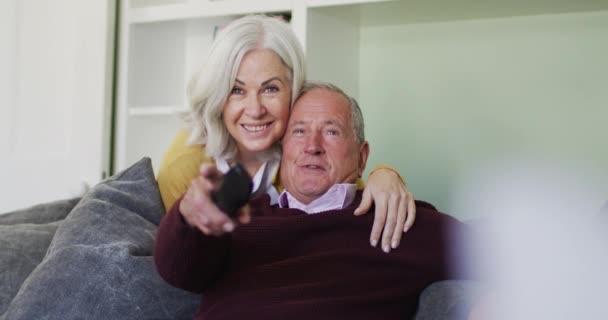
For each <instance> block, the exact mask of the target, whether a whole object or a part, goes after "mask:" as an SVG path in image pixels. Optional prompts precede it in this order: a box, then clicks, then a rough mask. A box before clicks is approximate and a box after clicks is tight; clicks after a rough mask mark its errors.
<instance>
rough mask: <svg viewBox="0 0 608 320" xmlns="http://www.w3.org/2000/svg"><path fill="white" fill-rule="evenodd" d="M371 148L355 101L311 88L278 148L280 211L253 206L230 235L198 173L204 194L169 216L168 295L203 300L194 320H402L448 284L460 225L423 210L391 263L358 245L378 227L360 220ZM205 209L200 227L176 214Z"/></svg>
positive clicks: (207, 177) (212, 183)
mask: <svg viewBox="0 0 608 320" xmlns="http://www.w3.org/2000/svg"><path fill="white" fill-rule="evenodd" d="M368 155H369V145H368V143H367V142H366V141H365V138H364V134H363V118H362V115H361V111H360V109H359V107H358V105H357V103H356V101H355V100H354V99H352V98H350V97H349V96H347V95H346V94H344V93H343V92H342V91H341V90H340V89H338V88H337V87H335V86H332V85H329V84H325V83H307V84H306V85H305V86H304V89H303V91H302V93H301V94H300V96H299V98H298V99H297V101H296V103H295V105H294V107H293V110H292V114H291V118H290V120H289V124H288V128H287V132H286V133H285V136H284V138H283V158H282V163H281V172H280V174H281V179H282V181H283V182H284V184H285V191H284V192H283V193H282V194H281V195H280V199H279V204H278V205H276V206H270V204H269V198H268V196H262V197H258V198H256V199H253V200H252V201H250V203H249V207H250V210H249V212H248V213H247V214H245V215H243V216H242V217H241V222H249V223H247V224H241V225H239V226H238V227H237V228H234V230H233V227H232V225H231V224H226V223H227V222H226V221H228V220H227V219H228V218H227V217H226V216H224V215H223V213H221V212H219V210H218V209H217V207H215V205H214V204H213V203H212V202H211V201H210V200H209V193H210V192H211V190H213V188H215V187H217V181H216V180H217V177H218V176H219V175H220V173H219V172H218V171H217V170H216V169H215V168H213V167H209V166H207V167H204V168H202V169H201V181H199V182H198V183H199V184H200V190H199V191H200V193H199V195H198V196H197V197H189V196H188V195H186V196H185V198H184V199H182V200H180V202H178V203H177V204H176V205H175V206H174V207H173V208H172V210H171V211H170V212H169V213H168V214H167V215H166V216H165V218H164V219H163V221H162V223H161V226H160V227H159V232H158V235H157V242H156V247H155V261H156V264H157V268H158V271H159V273H160V274H161V276H162V277H163V278H164V279H165V280H166V281H167V282H169V283H170V284H172V285H174V286H177V287H180V288H183V289H186V290H190V291H194V292H200V293H204V298H203V299H202V301H201V305H200V307H199V310H198V312H197V315H196V318H197V319H251V318H256V319H257V318H259V319H290V320H294V319H407V318H408V317H411V316H412V315H413V314H414V312H415V310H416V306H417V301H418V295H419V294H420V292H421V291H422V290H423V289H424V288H425V287H426V286H427V285H429V284H430V283H432V282H434V281H438V280H442V279H447V278H449V277H452V276H453V274H452V273H451V270H450V268H449V267H448V266H449V263H448V262H449V259H448V258H449V255H450V252H451V251H450V249H449V248H448V247H447V242H449V239H448V238H450V237H449V235H448V231H452V232H461V231H462V228H463V227H462V225H461V224H460V223H459V222H458V221H457V220H455V219H453V218H450V217H449V216H446V215H443V214H441V213H439V212H437V211H435V209H434V208H433V207H432V206H431V205H429V204H425V203H422V202H417V205H418V207H417V214H418V218H417V219H418V220H417V221H416V224H415V225H414V226H413V227H412V229H411V230H410V231H409V232H408V233H407V234H405V235H404V237H405V238H404V241H403V244H402V245H401V246H400V247H398V248H396V249H394V250H393V251H392V252H391V253H389V254H386V253H383V252H381V251H379V250H376V249H374V248H373V247H370V246H369V244H368V243H367V242H366V241H365V237H364V236H363V235H364V234H365V233H366V232H368V230H369V226H370V225H371V224H372V222H373V216H372V215H368V216H366V217H364V218H361V217H356V216H354V215H353V210H354V209H355V208H356V207H357V205H358V204H359V202H360V201H361V194H360V192H357V190H356V186H355V185H354V184H353V183H354V182H355V180H356V178H357V177H360V176H361V174H362V173H363V170H364V168H365V163H366V161H367V157H368ZM188 206H190V208H191V207H192V206H198V208H200V210H199V212H200V214H199V215H198V216H197V217H190V216H186V215H184V214H182V213H181V210H180V208H182V209H183V208H188ZM186 211H192V210H186Z"/></svg>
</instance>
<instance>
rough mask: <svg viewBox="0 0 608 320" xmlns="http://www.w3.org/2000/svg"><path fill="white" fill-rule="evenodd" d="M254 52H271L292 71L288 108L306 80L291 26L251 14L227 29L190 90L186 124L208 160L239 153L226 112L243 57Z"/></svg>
mask: <svg viewBox="0 0 608 320" xmlns="http://www.w3.org/2000/svg"><path fill="white" fill-rule="evenodd" d="M255 49H271V50H273V51H274V52H275V53H276V54H277V55H278V56H279V57H280V58H281V61H282V62H283V64H284V65H285V66H286V67H287V68H288V69H289V76H290V81H291V84H292V86H291V91H292V92H291V105H290V108H291V106H292V105H293V102H294V101H295V97H296V95H297V93H298V92H299V91H300V87H301V86H302V83H303V82H304V79H305V78H306V75H305V70H306V66H305V62H304V51H303V50H302V46H301V45H300V42H299V41H298V39H297V38H296V35H295V33H294V32H293V30H292V29H291V27H290V26H289V24H287V23H286V22H284V21H281V20H279V19H277V18H273V17H269V16H264V15H249V16H245V17H242V18H240V19H237V20H235V21H233V22H231V23H230V24H228V25H227V26H226V27H225V28H224V29H222V30H221V31H220V32H219V33H218V35H217V38H216V39H215V41H214V42H213V44H212V45H211V48H210V49H209V54H208V56H207V60H206V62H205V64H204V65H203V66H202V68H200V70H198V72H197V73H196V74H195V75H194V76H193V77H192V79H191V80H190V83H189V85H188V94H189V98H190V112H189V113H188V114H186V115H185V118H184V120H185V122H186V125H187V126H189V128H190V130H191V134H190V139H189V142H190V143H193V144H205V145H206V146H205V150H206V152H207V155H208V156H211V157H223V158H233V157H234V156H235V155H236V153H237V146H236V142H235V141H234V138H233V137H232V136H231V135H230V133H229V132H228V129H227V128H226V126H225V125H224V123H223V121H222V112H223V109H224V105H225V103H226V100H227V98H228V96H229V94H230V91H231V90H232V87H233V86H234V82H235V79H236V76H237V73H238V69H239V66H240V64H241V60H242V59H243V56H245V54H247V53H248V52H250V51H252V50H255Z"/></svg>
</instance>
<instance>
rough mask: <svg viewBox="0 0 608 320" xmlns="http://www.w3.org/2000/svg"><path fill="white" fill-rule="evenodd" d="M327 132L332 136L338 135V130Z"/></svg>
mask: <svg viewBox="0 0 608 320" xmlns="http://www.w3.org/2000/svg"><path fill="white" fill-rule="evenodd" d="M327 134H328V135H330V136H337V135H338V130H327Z"/></svg>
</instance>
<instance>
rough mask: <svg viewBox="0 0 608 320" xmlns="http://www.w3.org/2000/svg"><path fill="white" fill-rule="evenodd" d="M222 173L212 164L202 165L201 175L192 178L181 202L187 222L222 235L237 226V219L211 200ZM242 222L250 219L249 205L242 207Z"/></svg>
mask: <svg viewBox="0 0 608 320" xmlns="http://www.w3.org/2000/svg"><path fill="white" fill-rule="evenodd" d="M221 177H222V173H221V172H220V171H219V170H217V168H216V167H215V166H214V165H212V164H203V165H201V168H200V172H199V175H198V176H197V177H196V178H194V179H192V181H191V182H190V186H189V187H188V191H186V194H185V195H184V198H183V199H182V201H181V202H180V204H179V211H180V212H181V214H182V216H183V217H184V220H186V222H187V223H188V224H189V225H191V226H193V227H195V228H197V229H199V230H200V231H201V232H202V233H204V234H206V235H212V236H221V235H222V234H224V233H225V232H231V231H232V230H234V228H235V221H233V220H232V219H230V217H228V216H227V215H226V214H225V213H224V212H222V211H221V210H220V209H218V207H217V206H216V205H215V203H214V202H213V201H212V200H211V192H212V191H213V190H216V189H217V188H218V187H219V184H220V181H221ZM238 220H239V222H240V223H248V222H249V220H250V217H249V210H248V207H247V206H245V207H244V208H243V209H241V213H240V215H239V218H238Z"/></svg>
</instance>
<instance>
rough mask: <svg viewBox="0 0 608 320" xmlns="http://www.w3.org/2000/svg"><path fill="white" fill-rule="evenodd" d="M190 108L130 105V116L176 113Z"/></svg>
mask: <svg viewBox="0 0 608 320" xmlns="http://www.w3.org/2000/svg"><path fill="white" fill-rule="evenodd" d="M187 111H188V108H186V107H183V106H148V107H130V108H129V111H128V113H129V116H164V115H176V114H179V113H183V112H187Z"/></svg>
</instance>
